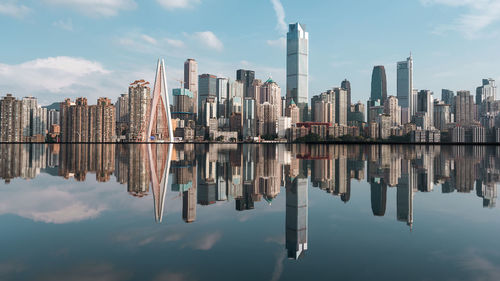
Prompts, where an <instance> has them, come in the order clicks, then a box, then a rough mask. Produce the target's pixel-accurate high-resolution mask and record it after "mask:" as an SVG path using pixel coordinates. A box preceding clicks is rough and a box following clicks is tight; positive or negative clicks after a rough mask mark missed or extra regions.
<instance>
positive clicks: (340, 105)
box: [333, 88, 350, 126]
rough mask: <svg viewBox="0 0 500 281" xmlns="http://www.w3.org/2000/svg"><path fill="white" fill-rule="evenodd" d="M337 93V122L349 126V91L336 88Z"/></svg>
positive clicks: (334, 90)
mask: <svg viewBox="0 0 500 281" xmlns="http://www.w3.org/2000/svg"><path fill="white" fill-rule="evenodd" d="M333 92H334V93H335V123H337V124H339V125H343V126H347V108H348V107H350V105H348V103H347V91H346V90H344V89H342V88H334V89H333Z"/></svg>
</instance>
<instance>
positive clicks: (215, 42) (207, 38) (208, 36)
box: [192, 31, 224, 51]
mask: <svg viewBox="0 0 500 281" xmlns="http://www.w3.org/2000/svg"><path fill="white" fill-rule="evenodd" d="M192 37H193V38H195V39H196V40H198V41H199V42H200V43H201V44H203V45H205V46H206V47H208V48H210V49H214V50H217V51H222V49H224V44H222V41H221V40H220V39H219V38H217V36H216V35H215V34H214V33H213V32H212V31H202V32H196V33H194V34H193V35H192Z"/></svg>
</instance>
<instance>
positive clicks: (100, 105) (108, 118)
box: [88, 98, 116, 142]
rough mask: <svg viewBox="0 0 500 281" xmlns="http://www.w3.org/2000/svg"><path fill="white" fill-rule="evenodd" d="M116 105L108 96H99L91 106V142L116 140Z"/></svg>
mask: <svg viewBox="0 0 500 281" xmlns="http://www.w3.org/2000/svg"><path fill="white" fill-rule="evenodd" d="M115 126H116V113H115V106H114V105H113V104H112V103H111V100H110V99H108V98H99V99H98V100H97V104H96V105H92V106H90V107H89V139H88V141H89V142H114V141H115V132H116V128H115Z"/></svg>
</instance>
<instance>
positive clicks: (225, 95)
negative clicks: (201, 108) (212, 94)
mask: <svg viewBox="0 0 500 281" xmlns="http://www.w3.org/2000/svg"><path fill="white" fill-rule="evenodd" d="M217 102H218V108H217V114H218V116H217V117H218V118H228V117H229V113H228V102H229V79H227V78H217Z"/></svg>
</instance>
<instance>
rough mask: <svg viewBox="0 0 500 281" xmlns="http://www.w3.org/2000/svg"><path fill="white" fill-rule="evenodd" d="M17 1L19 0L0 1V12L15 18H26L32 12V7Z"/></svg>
mask: <svg viewBox="0 0 500 281" xmlns="http://www.w3.org/2000/svg"><path fill="white" fill-rule="evenodd" d="M17 2H18V1H17V0H12V1H9V0H7V1H3V3H0V14H4V15H7V16H10V17H15V18H24V17H25V16H26V15H28V14H29V13H30V12H31V9H30V8H28V7H26V6H24V5H19V4H18V3H17Z"/></svg>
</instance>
